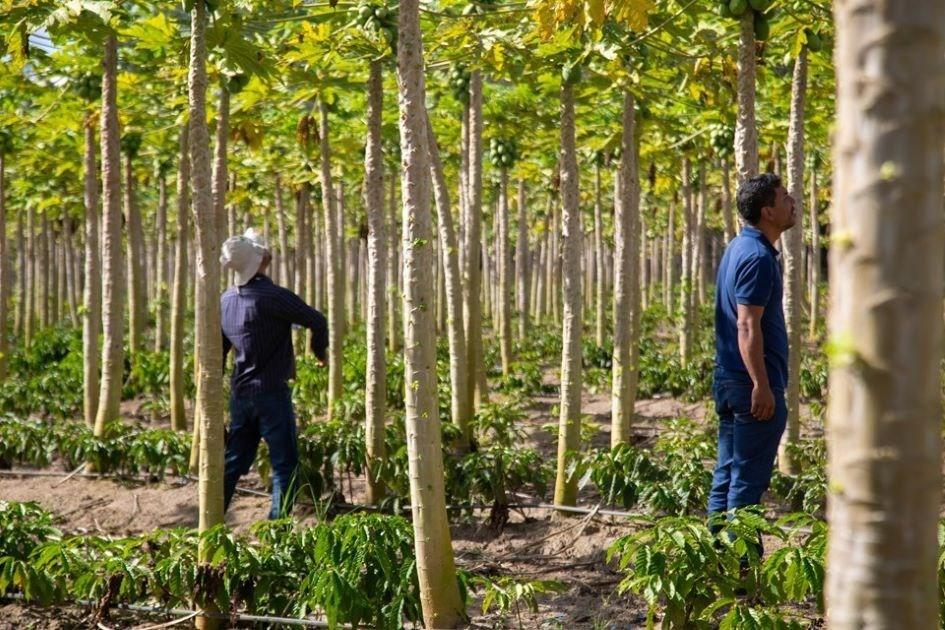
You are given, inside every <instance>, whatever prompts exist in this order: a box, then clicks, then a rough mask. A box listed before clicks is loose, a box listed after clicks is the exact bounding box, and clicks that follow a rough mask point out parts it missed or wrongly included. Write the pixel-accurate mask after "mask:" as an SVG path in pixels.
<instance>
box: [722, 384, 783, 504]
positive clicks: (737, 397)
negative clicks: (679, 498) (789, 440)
mask: <svg viewBox="0 0 945 630" xmlns="http://www.w3.org/2000/svg"><path fill="white" fill-rule="evenodd" d="M751 390H752V385H751V382H750V381H749V382H742V381H740V380H735V379H727V378H724V377H720V376H719V375H716V378H715V382H714V383H713V386H712V392H713V395H714V398H715V409H716V411H717V412H718V415H719V458H718V462H717V464H716V466H715V474H714V475H713V478H712V491H711V492H710V493H709V514H710V515H712V514H717V513H720V512H727V511H728V510H733V509H735V508H740V507H745V506H746V505H755V504H758V503H760V502H761V495H762V494H764V491H765V490H767V489H768V484H769V483H770V482H771V469H772V467H773V466H774V458H775V457H776V456H777V454H778V444H780V442H781V434H782V433H784V426H785V424H786V423H787V404H786V403H785V400H784V390H783V389H775V390H773V391H774V401H775V410H774V416H772V417H771V419H769V420H757V419H756V418H755V417H754V416H752V415H751Z"/></svg>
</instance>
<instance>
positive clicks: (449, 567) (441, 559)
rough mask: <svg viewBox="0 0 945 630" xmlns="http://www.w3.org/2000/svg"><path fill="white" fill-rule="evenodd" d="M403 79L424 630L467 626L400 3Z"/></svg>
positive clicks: (417, 125) (415, 83) (409, 350)
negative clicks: (448, 494)
mask: <svg viewBox="0 0 945 630" xmlns="http://www.w3.org/2000/svg"><path fill="white" fill-rule="evenodd" d="M398 36H399V37H398V46H397V73H398V79H399V81H398V84H399V94H400V112H401V113H400V148H401V155H402V160H403V162H402V163H403V171H402V174H401V182H402V190H403V222H404V319H405V326H404V331H405V334H404V377H405V385H406V387H405V390H406V391H405V399H404V402H405V406H406V418H405V422H406V425H407V455H408V463H409V469H410V503H411V508H412V512H413V528H414V542H415V545H416V562H417V576H418V579H419V584H420V603H421V606H422V609H423V620H424V624H425V625H426V626H427V627H428V628H455V627H458V626H459V625H460V624H461V623H462V622H463V620H464V617H465V613H464V610H463V602H462V600H461V599H460V596H459V586H458V582H457V579H456V568H455V564H454V560H453V550H452V546H451V541H450V529H449V522H448V520H447V518H446V499H445V490H444V476H443V451H442V446H441V443H440V418H439V412H438V405H437V385H436V369H435V366H436V335H435V332H434V330H433V278H432V271H433V267H434V260H433V247H432V236H433V234H432V230H431V218H430V205H429V204H430V184H429V182H430V177H429V172H428V169H429V165H428V162H427V160H428V157H427V153H428V147H429V145H428V143H427V137H426V135H427V134H426V131H427V130H426V107H425V105H424V85H423V45H422V43H421V36H420V12H419V4H418V2H417V0H400V20H399V22H398Z"/></svg>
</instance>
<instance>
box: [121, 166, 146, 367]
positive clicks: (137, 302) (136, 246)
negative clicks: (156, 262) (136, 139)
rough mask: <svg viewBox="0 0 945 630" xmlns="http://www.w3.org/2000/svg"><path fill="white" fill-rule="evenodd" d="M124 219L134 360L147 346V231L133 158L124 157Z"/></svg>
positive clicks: (130, 343)
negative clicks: (145, 230) (145, 260)
mask: <svg viewBox="0 0 945 630" xmlns="http://www.w3.org/2000/svg"><path fill="white" fill-rule="evenodd" d="M124 192H125V220H126V221H127V222H128V225H127V228H128V258H127V259H126V262H127V264H128V271H127V274H128V275H127V277H128V350H129V352H130V353H131V356H132V358H134V355H135V354H136V353H137V352H138V351H139V350H141V348H142V347H143V346H144V328H145V326H146V324H147V319H148V311H147V306H148V296H147V286H146V282H145V279H144V274H145V269H144V266H145V262H144V230H143V228H142V226H141V210H140V209H139V208H138V204H137V201H136V199H135V178H134V156H132V155H131V154H130V153H126V154H125V191H124Z"/></svg>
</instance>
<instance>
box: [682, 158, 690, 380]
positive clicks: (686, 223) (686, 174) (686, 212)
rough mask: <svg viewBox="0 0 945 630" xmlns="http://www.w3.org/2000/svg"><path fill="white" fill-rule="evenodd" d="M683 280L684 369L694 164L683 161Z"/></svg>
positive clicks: (687, 341) (687, 340) (685, 362)
mask: <svg viewBox="0 0 945 630" xmlns="http://www.w3.org/2000/svg"><path fill="white" fill-rule="evenodd" d="M682 185H683V240H682V280H681V282H680V283H679V312H680V314H681V315H682V317H680V318H679V361H680V363H681V364H682V365H683V367H685V366H687V365H689V360H690V359H691V358H692V254H693V245H692V164H691V163H690V161H689V158H688V157H687V158H685V159H684V160H683V176H682Z"/></svg>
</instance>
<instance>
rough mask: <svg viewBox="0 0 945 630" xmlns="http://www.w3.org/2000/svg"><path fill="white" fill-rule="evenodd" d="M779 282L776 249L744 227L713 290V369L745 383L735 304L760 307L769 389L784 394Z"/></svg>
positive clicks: (784, 331)
mask: <svg viewBox="0 0 945 630" xmlns="http://www.w3.org/2000/svg"><path fill="white" fill-rule="evenodd" d="M782 292H783V282H782V279H781V264H780V261H779V254H778V250H776V249H775V248H774V245H772V244H771V243H770V242H769V241H768V239H767V237H765V235H764V234H762V232H761V230H759V229H757V228H755V227H752V226H745V227H744V228H742V231H741V233H740V234H739V235H738V236H737V237H735V238H734V239H732V242H731V243H729V245H728V247H727V248H726V250H725V255H724V256H722V262H721V264H720V265H719V274H718V279H717V283H716V291H715V349H716V355H715V365H716V369H717V370H718V371H719V372H720V375H721V376H722V377H724V378H731V379H736V380H744V381H746V382H748V383H750V382H751V378H750V377H749V376H748V370H746V369H745V363H744V362H743V361H742V356H741V353H739V351H738V327H737V322H738V314H737V307H736V305H738V304H745V305H749V306H763V307H764V309H765V310H764V314H763V315H762V317H761V336H762V339H763V340H764V354H765V369H766V370H767V371H768V381H769V383H770V384H771V387H772V389H784V387H785V386H786V385H787V375H788V336H787V327H786V326H785V324H784V308H783V307H782V305H781V296H782Z"/></svg>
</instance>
